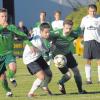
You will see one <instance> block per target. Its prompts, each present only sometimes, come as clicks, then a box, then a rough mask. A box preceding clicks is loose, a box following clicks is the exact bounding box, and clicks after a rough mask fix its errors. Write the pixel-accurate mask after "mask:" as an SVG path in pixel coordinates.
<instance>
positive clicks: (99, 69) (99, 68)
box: [98, 66, 100, 82]
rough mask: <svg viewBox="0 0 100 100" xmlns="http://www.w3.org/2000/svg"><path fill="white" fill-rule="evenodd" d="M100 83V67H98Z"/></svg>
mask: <svg viewBox="0 0 100 100" xmlns="http://www.w3.org/2000/svg"><path fill="white" fill-rule="evenodd" d="M98 81H99V82H100V66H98Z"/></svg>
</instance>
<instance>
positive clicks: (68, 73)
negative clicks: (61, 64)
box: [65, 71, 72, 79]
mask: <svg viewBox="0 0 100 100" xmlns="http://www.w3.org/2000/svg"><path fill="white" fill-rule="evenodd" d="M65 75H66V77H67V78H68V79H70V78H71V77H72V75H71V73H70V72H69V71H68V72H67V73H66V74H65Z"/></svg>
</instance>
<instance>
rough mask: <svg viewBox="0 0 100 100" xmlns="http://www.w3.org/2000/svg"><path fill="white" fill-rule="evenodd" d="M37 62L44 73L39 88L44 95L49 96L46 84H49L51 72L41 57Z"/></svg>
mask: <svg viewBox="0 0 100 100" xmlns="http://www.w3.org/2000/svg"><path fill="white" fill-rule="evenodd" d="M37 62H38V64H39V65H40V66H41V68H42V69H43V71H44V72H45V79H44V80H43V81H42V84H41V87H42V89H43V90H44V91H45V92H46V93H48V94H49V95H51V94H52V93H51V91H50V89H49V87H48V84H49V83H50V81H51V79H52V72H51V70H50V67H49V65H48V64H47V62H46V61H45V60H44V59H43V57H40V59H38V61H37Z"/></svg>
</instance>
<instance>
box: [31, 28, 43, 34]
mask: <svg viewBox="0 0 100 100" xmlns="http://www.w3.org/2000/svg"><path fill="white" fill-rule="evenodd" d="M33 35H39V36H40V35H41V34H40V28H39V27H35V28H33V32H32V34H31V36H33Z"/></svg>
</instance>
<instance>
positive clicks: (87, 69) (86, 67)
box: [85, 64, 91, 81]
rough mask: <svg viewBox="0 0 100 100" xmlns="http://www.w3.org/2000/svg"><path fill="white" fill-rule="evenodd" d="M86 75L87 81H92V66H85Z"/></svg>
mask: <svg viewBox="0 0 100 100" xmlns="http://www.w3.org/2000/svg"><path fill="white" fill-rule="evenodd" d="M85 73H86V79H87V81H91V65H89V64H86V65H85Z"/></svg>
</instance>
